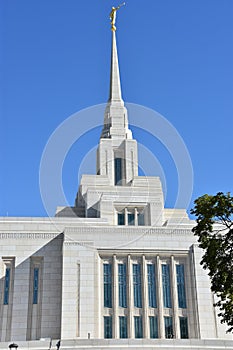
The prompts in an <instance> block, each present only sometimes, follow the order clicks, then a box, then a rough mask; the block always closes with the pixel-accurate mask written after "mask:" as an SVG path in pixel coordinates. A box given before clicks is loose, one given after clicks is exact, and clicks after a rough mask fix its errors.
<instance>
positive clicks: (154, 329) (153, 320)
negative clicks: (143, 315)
mask: <svg viewBox="0 0 233 350" xmlns="http://www.w3.org/2000/svg"><path fill="white" fill-rule="evenodd" d="M149 322H150V338H158V319H157V317H156V316H149Z"/></svg>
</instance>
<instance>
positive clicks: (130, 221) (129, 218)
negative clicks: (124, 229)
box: [128, 213, 135, 225]
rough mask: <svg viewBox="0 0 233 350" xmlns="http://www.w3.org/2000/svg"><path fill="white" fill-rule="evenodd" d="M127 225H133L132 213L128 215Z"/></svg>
mask: <svg viewBox="0 0 233 350" xmlns="http://www.w3.org/2000/svg"><path fill="white" fill-rule="evenodd" d="M128 225H135V222H134V214H133V213H129V214H128Z"/></svg>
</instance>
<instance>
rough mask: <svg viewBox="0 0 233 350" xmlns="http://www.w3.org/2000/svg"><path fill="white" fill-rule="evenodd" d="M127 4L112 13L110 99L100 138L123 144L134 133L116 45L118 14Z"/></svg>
mask: <svg viewBox="0 0 233 350" xmlns="http://www.w3.org/2000/svg"><path fill="white" fill-rule="evenodd" d="M124 4H125V3H123V4H121V5H119V6H118V7H112V11H111V13H110V20H111V30H112V52H111V71H110V89H109V99H108V103H107V106H106V109H105V114H104V127H103V130H102V133H101V137H100V138H110V139H115V140H118V141H119V142H121V141H122V140H125V139H132V132H131V130H129V127H128V116H127V110H126V108H125V106H124V101H123V99H122V96H121V81H120V72H119V63H118V54H117V45H116V26H115V23H116V12H117V11H118V10H119V8H120V7H121V6H123V5H124Z"/></svg>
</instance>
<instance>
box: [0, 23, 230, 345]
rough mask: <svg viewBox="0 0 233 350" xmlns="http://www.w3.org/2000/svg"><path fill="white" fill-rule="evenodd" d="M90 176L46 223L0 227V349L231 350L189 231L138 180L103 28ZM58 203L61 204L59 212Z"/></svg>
mask: <svg viewBox="0 0 233 350" xmlns="http://www.w3.org/2000/svg"><path fill="white" fill-rule="evenodd" d="M111 33H112V34H111V35H112V50H111V71H110V88H109V99H108V102H107V104H106V109H105V113H104V116H103V129H102V133H101V135H100V140H99V146H98V150H97V164H96V174H95V175H83V176H82V178H81V181H80V185H79V189H78V193H77V197H76V201H75V205H74V207H72V208H67V207H58V208H57V212H56V215H55V217H54V218H53V220H51V219H50V218H13V217H4V218H0V239H1V247H0V257H1V258H0V273H1V276H0V292H1V294H0V296H1V299H0V349H1V348H7V347H8V344H9V343H10V342H13V341H14V342H15V343H17V344H18V346H19V349H33V348H36V349H38V350H40V349H41V350H42V349H48V348H55V344H56V342H57V341H58V340H59V339H61V348H65V349H67V350H71V349H87V348H90V347H92V348H95V349H97V350H100V349H103V348H105V349H112V348H117V349H126V348H128V347H132V348H133V349H136V348H137V349H143V348H148V349H161V348H164V349H166V350H170V349H179V350H183V349H197V348H198V349H199V350H204V349H212V350H217V349H229V350H230V349H232V348H233V337H232V335H231V334H226V327H225V325H222V324H221V323H220V319H219V318H218V316H217V310H215V308H214V307H213V302H214V296H213V294H212V292H211V290H210V281H209V277H208V275H207V273H206V271H204V270H203V268H202V267H201V265H200V260H201V254H202V252H201V250H200V249H199V248H198V246H197V242H196V238H195V237H194V236H193V233H192V227H193V226H194V224H195V223H194V221H192V220H190V219H189V217H188V215H187V213H186V210H185V209H168V208H164V196H163V190H162V185H161V181H160V178H159V177H156V176H154V177H147V176H139V175H138V152H137V141H136V140H135V139H134V138H133V135H132V132H131V130H130V128H129V125H128V115H127V109H126V107H125V105H124V101H123V98H122V92H121V81H120V71H119V62H118V53H117V42H116V31H115V30H112V32H111ZM58 204H61V205H62V203H58Z"/></svg>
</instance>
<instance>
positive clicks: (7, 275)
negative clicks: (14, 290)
mask: <svg viewBox="0 0 233 350" xmlns="http://www.w3.org/2000/svg"><path fill="white" fill-rule="evenodd" d="M10 278H11V269H10V268H9V267H7V268H6V273H5V284H4V297H3V303H4V305H8V304H9V293H10Z"/></svg>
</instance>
